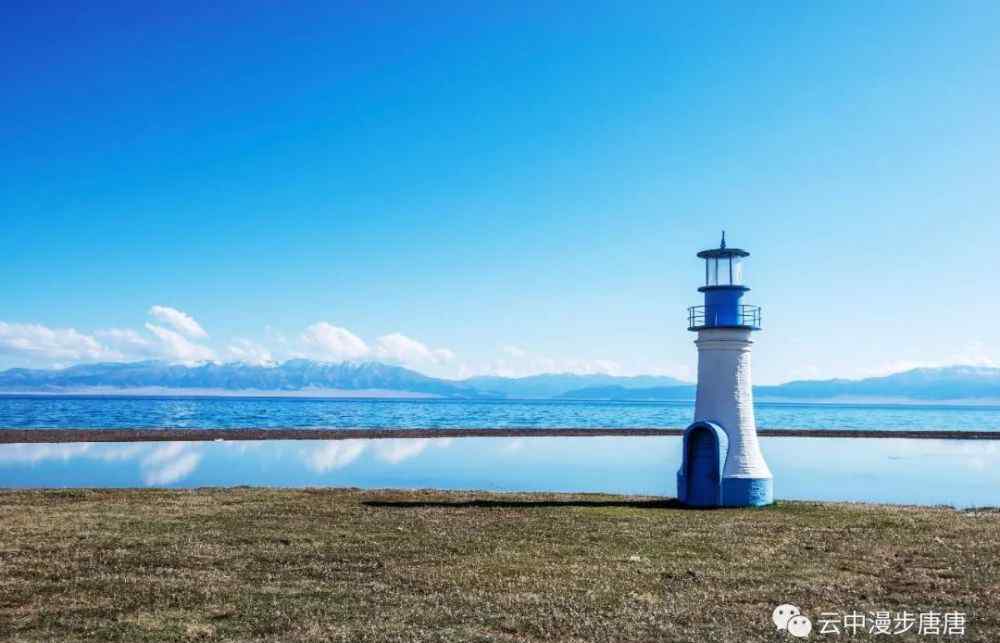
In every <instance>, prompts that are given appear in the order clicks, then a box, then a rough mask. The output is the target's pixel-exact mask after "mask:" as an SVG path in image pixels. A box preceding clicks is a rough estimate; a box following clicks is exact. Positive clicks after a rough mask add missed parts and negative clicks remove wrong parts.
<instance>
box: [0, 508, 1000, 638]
mask: <svg viewBox="0 0 1000 643" xmlns="http://www.w3.org/2000/svg"><path fill="white" fill-rule="evenodd" d="M784 602H790V603H794V604H797V605H799V606H800V607H801V608H802V609H803V612H804V613H805V614H807V615H809V616H812V617H815V616H818V615H819V614H820V613H821V612H824V611H836V612H849V611H851V610H858V611H865V610H876V609H883V610H891V611H902V610H904V609H905V610H908V611H910V612H921V611H927V610H935V611H938V612H941V611H952V610H958V611H961V612H964V613H965V614H966V615H967V632H966V636H965V637H964V638H961V639H958V638H956V637H943V636H942V637H936V636H879V637H873V638H874V640H893V641H896V640H974V641H997V640H1000V513H998V512H996V511H980V512H958V511H954V510H951V509H946V508H934V509H920V508H904V507H888V506H875V505H870V506H869V505H850V504H821V503H805V502H788V503H781V504H779V505H777V506H775V507H770V508H766V509H758V510H716V511H691V510H684V509H680V508H677V507H675V506H673V505H672V504H671V503H670V502H667V501H663V500H657V499H650V498H627V497H617V496H594V495H580V496H576V495H557V494H504V495H491V494H486V493H443V492H403V491H357V490H274V489H246V488H238V489H202V490H195V491H162V490H130V491H115V490H93V491H91V490H73V491H24V492H22V491H4V492H0V638H2V639H3V640H15V641H16V640H25V641H52V640H114V641H145V640H155V641H161V640H163V641H165V640H176V641H189V640H240V641H246V640H288V641H352V642H354V641H550V640H562V641H650V640H666V641H775V640H782V639H784V640H799V639H791V638H790V637H788V636H787V635H779V634H778V633H776V632H775V630H774V627H773V625H772V624H771V620H770V616H771V611H772V609H773V608H774V607H775V606H776V605H777V604H779V603H784ZM814 621H815V618H814ZM866 638H868V637H867V636H864V635H856V636H854V637H853V639H851V638H850V637H848V636H847V635H845V634H842V635H840V636H834V635H828V636H818V635H817V634H816V632H815V631H814V633H813V636H812V637H811V639H810V640H865V639H866Z"/></svg>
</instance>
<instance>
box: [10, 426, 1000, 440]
mask: <svg viewBox="0 0 1000 643" xmlns="http://www.w3.org/2000/svg"><path fill="white" fill-rule="evenodd" d="M683 433H684V430H683V429H679V428H642V427H636V428H631V427H630V428H604V427H600V428H592V429H587V428H537V429H533V428H509V427H498V428H460V427H459V428H441V429H420V428H418V429H398V428H392V429H387V428H329V429H315V428H311V429H296V428H273V429H177V428H154V429H83V428H67V429H15V428H0V444H39V443H63V442H179V441H180V442H211V441H216V440H224V441H226V440H232V441H242V440H387V439H400V438H423V439H427V438H543V437H565V438H589V437H609V436H611V437H668V436H673V437H677V436H681V435H683ZM757 433H758V435H760V436H761V437H765V438H772V437H774V438H897V439H899V438H903V439H914V440H1000V431H942V430H926V431H920V430H887V431H873V430H870V429H758V431H757Z"/></svg>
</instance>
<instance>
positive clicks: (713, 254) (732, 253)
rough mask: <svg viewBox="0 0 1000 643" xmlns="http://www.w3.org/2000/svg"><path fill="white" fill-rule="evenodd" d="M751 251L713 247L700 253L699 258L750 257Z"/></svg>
mask: <svg viewBox="0 0 1000 643" xmlns="http://www.w3.org/2000/svg"><path fill="white" fill-rule="evenodd" d="M749 256H750V253H749V252H747V251H746V250H740V249H739V248H725V247H723V248H712V249H711V250H702V251H701V252H699V253H698V258H699V259H719V258H722V257H749Z"/></svg>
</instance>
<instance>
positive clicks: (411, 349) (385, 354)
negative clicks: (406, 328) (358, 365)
mask: <svg viewBox="0 0 1000 643" xmlns="http://www.w3.org/2000/svg"><path fill="white" fill-rule="evenodd" d="M373 353H374V356H375V358H376V359H379V360H382V361H386V362H397V363H399V364H405V365H407V366H428V365H435V364H445V363H447V362H450V361H452V360H454V359H455V353H453V352H451V351H450V350H448V349H447V348H439V349H435V350H432V349H430V348H429V347H428V346H427V345H426V344H424V343H423V342H418V341H417V340H415V339H412V338H410V337H407V336H406V335H403V334H402V333H390V334H388V335H383V336H382V337H379V338H378V339H377V340H376V341H375V350H374V351H373Z"/></svg>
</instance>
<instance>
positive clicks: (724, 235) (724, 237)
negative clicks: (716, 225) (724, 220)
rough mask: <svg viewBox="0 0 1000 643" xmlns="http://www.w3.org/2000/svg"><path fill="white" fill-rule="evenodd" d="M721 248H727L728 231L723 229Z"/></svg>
mask: <svg viewBox="0 0 1000 643" xmlns="http://www.w3.org/2000/svg"><path fill="white" fill-rule="evenodd" d="M719 248H721V249H723V250H725V249H726V231H725V230H723V231H722V243H721V244H719Z"/></svg>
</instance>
